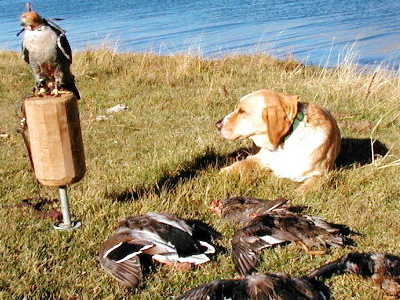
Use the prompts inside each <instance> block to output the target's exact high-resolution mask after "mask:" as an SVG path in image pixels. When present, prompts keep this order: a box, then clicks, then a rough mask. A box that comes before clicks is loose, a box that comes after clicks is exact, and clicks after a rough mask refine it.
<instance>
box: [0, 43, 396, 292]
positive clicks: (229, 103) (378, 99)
mask: <svg viewBox="0 0 400 300" xmlns="http://www.w3.org/2000/svg"><path fill="white" fill-rule="evenodd" d="M0 70H1V73H2V74H3V76H2V77H1V79H0V98H1V101H0V108H1V109H0V118H1V121H0V133H1V134H5V135H4V136H6V137H2V138H0V145H1V146H0V160H1V163H0V173H1V183H0V199H1V202H0V223H1V227H2V230H1V231H0V299H66V300H73V299H143V300H145V299H172V298H173V297H174V296H175V295H178V294H180V293H182V292H183V291H186V290H187V289H189V288H192V287H195V286H197V285H199V284H201V283H203V282H206V281H209V280H213V279H217V278H231V277H233V276H235V272H234V269H233V265H232V262H231V260H230V257H229V254H228V253H222V254H219V255H218V256H217V257H216V260H215V261H213V262H211V263H209V264H206V265H204V266H201V267H200V268H198V269H196V270H195V271H192V272H187V271H174V272H171V271H170V270H169V269H168V268H166V267H164V266H159V267H158V268H157V270H156V271H155V272H153V273H152V274H151V275H150V276H148V277H147V278H146V279H145V280H144V282H143V284H142V285H141V286H140V288H139V289H137V290H135V291H133V292H132V291H127V290H125V289H124V288H123V287H121V286H120V285H119V284H118V283H117V282H116V281H115V280H113V279H112V278H111V277H110V276H108V275H107V274H106V273H105V272H104V271H103V270H102V269H101V268H100V266H99V263H98V261H97V252H98V250H99V247H100V245H101V243H102V242H103V241H104V240H105V239H106V238H107V236H108V235H109V234H110V233H111V232H112V229H113V227H114V226H115V224H116V222H117V221H118V220H120V219H122V218H125V217H126V216H128V215H131V214H142V213H146V212H149V211H155V212H171V213H175V214H177V215H179V216H182V217H185V218H195V219H199V220H202V221H205V222H207V223H209V224H211V225H213V226H214V227H215V228H216V229H217V230H219V231H220V232H222V233H223V234H224V238H223V239H222V240H221V244H222V245H224V246H225V247H227V249H228V250H229V241H230V237H231V236H232V234H233V232H234V230H235V227H234V226H232V225H231V224H227V223H222V222H220V220H219V219H218V218H217V217H216V216H214V215H212V214H211V213H210V212H209V211H208V204H209V203H210V202H211V201H212V200H214V199H217V198H225V197H228V196H235V195H236V196H237V195H243V196H253V197H260V198H270V199H272V198H278V197H286V198H289V199H291V200H292V204H293V205H299V206H305V211H304V213H307V214H315V215H319V216H321V217H323V218H325V219H327V220H329V221H332V222H337V223H341V224H346V225H348V226H350V228H351V229H353V230H355V231H357V232H360V233H361V234H362V235H361V236H355V237H354V240H355V242H356V246H353V247H347V248H345V249H332V251H331V252H330V253H329V254H327V255H324V256H318V257H312V256H310V255H308V254H305V253H304V252H303V251H302V250H300V249H298V248H296V247H294V246H288V247H277V248H274V249H272V250H270V251H265V252H264V253H263V263H262V264H261V265H260V267H259V271H260V272H267V271H268V272H287V273H290V274H292V275H296V276H297V275H302V274H305V273H306V272H308V271H310V270H312V269H313V268H315V267H317V266H319V265H321V264H323V263H325V262H326V261H329V260H333V259H336V258H338V257H339V256H341V255H342V254H345V253H347V252H349V251H355V250H359V251H382V252H391V253H394V254H397V255H400V252H399V250H398V245H399V244H400V234H399V230H400V218H399V217H398V215H399V212H400V201H399V200H400V185H399V182H400V175H399V174H400V172H399V159H400V150H399V141H400V121H399V115H400V113H399V111H400V110H399V108H400V107H399V103H400V101H399V100H400V78H399V76H398V74H393V73H390V72H387V71H385V70H383V69H377V70H374V71H373V72H370V73H365V72H364V73H363V72H357V70H355V68H354V67H352V66H351V65H344V66H340V67H338V68H335V69H326V68H318V67H305V66H303V65H301V64H298V63H296V62H294V61H293V60H287V61H277V60H274V59H272V58H269V57H267V56H263V55H252V56H231V57H230V56H227V57H224V58H222V59H219V60H210V61H207V60H203V59H201V58H198V57H193V56H188V55H175V56H157V55H153V54H150V53H140V54H135V53H131V54H116V53H114V52H112V51H109V50H106V49H104V50H99V51H89V50H88V51H85V52H82V53H77V54H76V55H75V61H74V63H73V72H74V74H75V75H76V79H77V86H78V88H79V90H80V92H81V96H82V101H80V102H79V105H80V107H79V108H80V115H81V123H82V124H81V125H82V131H83V132H82V133H83V139H84V144H85V154H86V164H87V173H86V175H85V177H84V179H83V180H81V181H80V182H79V183H76V184H74V185H72V186H70V187H69V197H70V206H71V212H72V214H73V219H79V220H81V221H82V227H81V228H80V229H78V230H75V231H71V232H59V231H55V230H54V229H52V226H51V224H52V222H53V221H52V220H51V219H49V218H44V217H43V215H44V214H45V213H46V212H48V211H50V210H51V209H59V207H58V205H59V204H58V202H57V201H56V202H51V201H46V199H49V200H50V199H55V198H57V197H58V192H57V189H56V188H53V187H46V186H41V185H38V184H37V183H36V181H35V178H34V175H33V174H32V172H31V171H30V169H29V163H28V161H27V158H26V152H25V149H24V145H23V141H22V138H21V136H20V134H19V133H17V131H16V129H18V126H19V119H18V118H17V117H16V116H15V113H14V103H15V102H16V101H17V100H19V99H21V98H23V97H24V95H27V94H29V93H30V90H31V88H32V86H33V77H32V75H31V73H30V70H29V68H28V66H27V65H25V63H24V62H23V61H22V59H21V58H20V57H19V54H18V53H14V52H5V51H3V52H0ZM264 87H268V88H272V89H274V90H277V91H280V92H284V93H288V94H296V95H299V96H300V98H301V99H302V100H303V101H308V102H316V103H319V104H321V105H323V106H325V107H326V108H328V109H329V110H330V111H331V112H332V113H333V114H334V115H335V117H336V118H337V120H338V123H339V125H340V127H341V131H342V135H343V138H344V151H343V154H342V155H341V157H340V159H339V161H338V169H337V170H335V171H333V172H331V173H330V174H329V175H328V176H327V177H326V178H325V180H323V182H322V183H321V185H320V186H318V187H316V188H315V189H314V190H313V191H311V192H309V193H308V194H306V195H298V194H296V193H295V192H294V190H295V189H296V187H298V184H297V183H294V182H291V181H289V180H286V179H279V178H276V177H275V176H273V175H270V174H269V173H263V172H260V173H254V174H249V175H248V176H247V177H245V178H241V179H239V178H235V177H226V176H224V175H221V174H219V173H218V170H219V167H220V166H222V165H225V164H227V163H228V160H229V159H228V156H229V154H230V153H232V152H234V151H235V150H237V149H239V148H242V147H249V146H250V145H251V143H250V142H249V141H247V140H245V141H235V142H229V141H227V140H223V139H222V138H221V137H220V136H218V134H217V133H216V130H215V128H214V125H213V124H214V123H215V122H216V121H217V120H218V119H220V118H221V117H222V116H224V115H225V114H226V113H228V112H230V111H231V110H232V109H233V108H234V107H235V105H236V103H237V101H238V99H239V98H240V97H241V96H242V95H244V94H247V93H249V92H251V91H254V90H257V89H260V88H264ZM117 104H125V105H127V106H129V107H130V109H128V110H125V111H123V112H120V113H115V114H113V115H112V116H113V117H112V118H110V119H108V120H103V121H97V120H96V117H97V116H99V115H105V114H106V112H105V110H106V109H107V108H109V107H112V106H114V105H117ZM372 144H373V145H374V147H373V151H371V149H372V148H371V145H372ZM27 198H34V199H33V200H32V201H33V203H38V205H41V206H40V211H35V210H34V209H32V207H26V206H22V205H21V201H22V200H23V199H27ZM327 283H328V284H329V285H330V287H331V290H332V296H333V299H337V300H339V299H359V300H363V299H365V300H371V299H382V298H383V294H382V292H380V291H379V290H376V289H374V288H373V286H372V283H371V282H370V281H368V280H363V279H360V278H358V277H356V276H351V275H346V276H338V277H334V278H333V279H330V280H329V281H327Z"/></svg>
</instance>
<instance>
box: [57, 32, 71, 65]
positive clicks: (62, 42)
mask: <svg viewBox="0 0 400 300" xmlns="http://www.w3.org/2000/svg"><path fill="white" fill-rule="evenodd" d="M57 46H58V49H60V51H61V53H62V54H63V55H64V56H65V58H66V59H67V60H68V61H69V63H72V51H71V46H70V45H69V42H68V40H67V37H66V36H65V34H64V33H62V34H60V35H59V36H58V39H57Z"/></svg>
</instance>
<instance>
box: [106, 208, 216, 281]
mask: <svg viewBox="0 0 400 300" xmlns="http://www.w3.org/2000/svg"><path fill="white" fill-rule="evenodd" d="M193 224H195V223H193V222H187V221H186V220H184V219H181V218H179V217H177V216H174V215H170V214H157V213H148V214H146V215H135V216H131V217H128V218H126V219H124V220H122V221H120V222H119V224H118V226H117V228H116V229H115V231H114V232H113V233H112V234H111V235H110V237H109V238H108V239H107V240H106V241H105V242H104V243H103V245H102V247H101V249H100V252H99V260H100V264H101V265H102V266H103V268H104V269H105V270H106V271H107V272H109V273H110V274H111V275H112V276H113V277H114V278H116V279H117V280H118V281H120V282H121V283H122V284H124V285H126V286H128V287H133V286H136V285H137V284H138V282H139V281H140V280H141V278H142V273H141V270H142V269H143V267H144V266H142V264H141V258H142V257H143V256H144V255H149V256H150V257H151V259H152V260H155V261H158V262H161V263H165V264H168V265H176V264H180V263H185V264H190V265H199V264H203V263H205V262H208V261H209V260H210V258H209V257H208V255H209V254H212V253H214V252H215V251H216V249H215V247H214V246H213V245H212V244H211V243H210V241H211V240H212V236H214V235H215V232H210V233H209V236H208V237H206V236H207V234H206V232H207V231H206V230H205V228H204V227H202V228H201V234H199V233H197V231H198V228H197V227H194V226H193ZM211 235H212V236H211ZM199 236H202V237H206V238H205V239H204V240H202V239H201V238H199Z"/></svg>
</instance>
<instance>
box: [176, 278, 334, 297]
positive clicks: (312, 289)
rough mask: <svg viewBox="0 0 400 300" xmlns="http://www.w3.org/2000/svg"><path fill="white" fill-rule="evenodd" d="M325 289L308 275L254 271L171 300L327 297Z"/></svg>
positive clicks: (199, 288) (203, 286)
mask: <svg viewBox="0 0 400 300" xmlns="http://www.w3.org/2000/svg"><path fill="white" fill-rule="evenodd" d="M329 297H330V296H329V289H328V288H327V287H326V286H325V285H324V284H323V283H322V282H319V281H317V280H314V279H309V278H291V277H289V276H287V275H278V274H256V275H250V276H246V277H244V278H241V279H224V280H214V281H211V282H209V283H206V284H203V285H200V286H199V287H197V288H194V289H192V290H190V291H188V292H186V293H184V294H182V295H180V296H178V297H177V298H175V300H194V299H196V300H224V299H233V300H263V299H269V300H328V299H329Z"/></svg>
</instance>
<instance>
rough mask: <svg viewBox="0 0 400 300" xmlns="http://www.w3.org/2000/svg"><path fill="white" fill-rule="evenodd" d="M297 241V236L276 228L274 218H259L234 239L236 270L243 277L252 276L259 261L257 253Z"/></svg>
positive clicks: (233, 252) (266, 216)
mask: <svg viewBox="0 0 400 300" xmlns="http://www.w3.org/2000/svg"><path fill="white" fill-rule="evenodd" d="M297 240H298V238H297V236H295V235H292V234H291V233H290V232H286V231H283V230H281V229H280V228H279V227H276V226H275V220H274V216H272V215H264V216H261V217H258V218H256V219H254V220H253V221H252V222H251V223H250V224H249V225H248V226H246V227H244V228H242V229H240V230H238V231H237V232H236V233H235V234H234V236H233V238H232V241H231V244H232V260H233V263H234V264H235V268H236V270H237V271H238V272H239V273H240V274H241V275H247V274H250V273H251V272H252V271H254V269H255V267H256V265H257V264H258V261H259V256H258V253H257V252H259V251H260V250H263V249H265V248H270V247H272V246H275V245H277V244H281V243H285V242H292V241H297Z"/></svg>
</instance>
